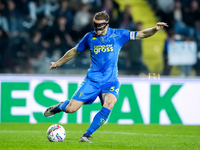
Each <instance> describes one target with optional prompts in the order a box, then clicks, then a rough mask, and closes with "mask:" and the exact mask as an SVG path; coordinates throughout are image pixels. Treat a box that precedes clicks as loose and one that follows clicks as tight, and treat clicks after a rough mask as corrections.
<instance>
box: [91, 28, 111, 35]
mask: <svg viewBox="0 0 200 150" xmlns="http://www.w3.org/2000/svg"><path fill="white" fill-rule="evenodd" d="M110 33H111V29H110V28H109V27H108V30H107V32H106V34H105V35H101V36H98V35H96V34H95V31H93V34H94V35H95V36H96V37H103V36H107V35H110Z"/></svg>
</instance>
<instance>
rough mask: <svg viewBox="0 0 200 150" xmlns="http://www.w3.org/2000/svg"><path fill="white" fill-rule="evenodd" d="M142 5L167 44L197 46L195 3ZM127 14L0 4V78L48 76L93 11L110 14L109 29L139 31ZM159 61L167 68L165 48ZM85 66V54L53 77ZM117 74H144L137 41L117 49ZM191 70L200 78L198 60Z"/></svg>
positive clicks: (109, 6) (67, 1)
mask: <svg viewBox="0 0 200 150" xmlns="http://www.w3.org/2000/svg"><path fill="white" fill-rule="evenodd" d="M148 1H149V4H150V5H151V6H152V10H154V11H155V13H156V14H157V16H158V17H159V18H160V21H164V22H167V23H168V24H169V28H167V30H166V31H167V33H168V39H169V38H174V37H175V35H177V34H178V35H181V37H184V38H185V39H186V38H187V39H189V40H195V41H197V42H198V45H200V44H199V43H200V8H199V4H200V3H199V1H200V0H191V1H190V0H167V1H166V0H148ZM131 9H132V8H131V7H130V6H128V5H127V6H126V7H125V10H124V11H123V12H120V10H119V5H118V4H117V3H116V2H115V1H114V0H59V1H58V0H1V3H0V73H26V74H51V73H52V72H49V64H50V62H51V61H57V60H58V59H59V58H60V57H61V56H62V55H63V54H64V53H65V52H67V51H68V50H69V49H70V48H72V47H74V46H76V44H77V43H78V42H79V41H80V39H81V38H82V37H83V36H84V35H85V34H86V33H87V32H90V31H92V30H93V16H94V14H95V13H96V12H98V11H102V10H105V11H106V12H107V13H108V14H109V15H110V22H109V25H110V27H112V28H122V29H127V30H141V29H142V22H134V18H133V16H132V15H131ZM168 39H166V42H165V43H167V40H168ZM198 49H199V48H198ZM130 53H131V54H130ZM130 56H131V57H130ZM132 56H134V57H132ZM164 60H165V63H166V64H167V49H165V50H164ZM89 66H90V52H89V51H85V52H82V53H80V54H79V55H77V57H75V58H74V59H73V60H71V61H70V62H68V63H66V64H64V65H63V66H61V67H60V71H59V69H58V71H57V73H62V70H66V72H67V70H70V71H72V70H79V71H80V69H84V70H87V68H89ZM169 68H170V67H169V66H167V65H165V69H164V71H163V75H169V72H170V71H169ZM119 69H120V70H122V71H120V72H119V73H124V74H133V75H139V74H141V73H144V74H147V73H148V70H147V68H146V66H145V65H144V64H143V63H142V47H141V41H140V40H138V41H132V42H128V43H127V44H126V45H125V46H124V47H123V50H122V51H121V53H120V56H119ZM195 69H196V70H197V71H196V74H197V75H200V61H199V60H198V62H197V64H196V65H195ZM66 72H64V73H66Z"/></svg>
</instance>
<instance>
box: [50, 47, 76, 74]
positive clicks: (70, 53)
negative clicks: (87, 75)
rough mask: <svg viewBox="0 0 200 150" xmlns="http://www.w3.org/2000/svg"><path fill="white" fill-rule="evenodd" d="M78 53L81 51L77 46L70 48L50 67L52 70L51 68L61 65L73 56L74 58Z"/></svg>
mask: <svg viewBox="0 0 200 150" xmlns="http://www.w3.org/2000/svg"><path fill="white" fill-rule="evenodd" d="M78 54H79V52H78V51H77V48H76V47H74V48H72V49H70V50H69V51H67V52H66V53H65V54H64V55H63V57H61V58H60V59H59V60H58V61H57V62H51V64H50V67H49V69H50V70H51V69H55V68H57V67H60V66H61V65H63V64H64V63H66V62H68V61H70V60H71V59H72V58H74V57H75V56H76V55H78Z"/></svg>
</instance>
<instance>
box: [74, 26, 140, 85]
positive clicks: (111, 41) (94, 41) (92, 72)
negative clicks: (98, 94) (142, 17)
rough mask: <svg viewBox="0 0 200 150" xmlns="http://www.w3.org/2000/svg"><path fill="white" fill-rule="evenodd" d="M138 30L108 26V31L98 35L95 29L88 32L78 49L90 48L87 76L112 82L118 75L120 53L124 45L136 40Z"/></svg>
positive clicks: (93, 79)
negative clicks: (90, 60)
mask: <svg viewBox="0 0 200 150" xmlns="http://www.w3.org/2000/svg"><path fill="white" fill-rule="evenodd" d="M136 34H137V32H134V31H128V30H124V29H112V28H109V27H108V30H107V33H106V34H105V35H103V36H98V35H96V34H95V31H92V32H89V33H87V34H86V35H85V36H84V37H83V39H82V40H81V41H80V42H79V44H78V45H77V51H79V52H82V51H84V50H86V49H90V52H91V59H92V62H91V66H90V68H89V69H88V72H87V77H88V78H89V79H90V80H92V81H97V82H100V83H105V82H112V81H116V80H117V76H118V67H117V63H118V55H119V52H120V49H121V48H122V46H123V45H124V44H125V43H126V42H128V41H129V40H135V38H136Z"/></svg>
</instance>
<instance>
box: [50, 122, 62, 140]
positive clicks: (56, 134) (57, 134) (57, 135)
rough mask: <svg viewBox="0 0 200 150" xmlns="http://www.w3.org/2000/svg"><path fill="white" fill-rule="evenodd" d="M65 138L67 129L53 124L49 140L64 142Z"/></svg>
mask: <svg viewBox="0 0 200 150" xmlns="http://www.w3.org/2000/svg"><path fill="white" fill-rule="evenodd" d="M65 136H66V132H65V129H64V128H63V127H62V126H61V125H58V124H53V125H51V126H50V127H49V128H48V130H47V138H48V139H49V141H50V142H62V141H64V139H65Z"/></svg>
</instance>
